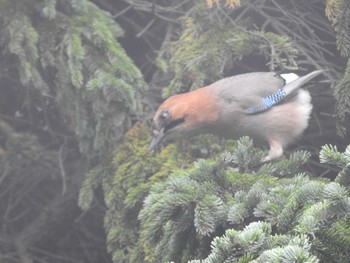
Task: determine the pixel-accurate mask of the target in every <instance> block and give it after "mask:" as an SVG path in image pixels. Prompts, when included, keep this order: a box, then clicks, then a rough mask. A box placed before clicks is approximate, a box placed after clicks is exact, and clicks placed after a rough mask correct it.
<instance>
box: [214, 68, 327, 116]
mask: <svg viewBox="0 0 350 263" xmlns="http://www.w3.org/2000/svg"><path fill="white" fill-rule="evenodd" d="M322 72H323V71H322V70H316V71H313V72H311V73H309V74H307V75H305V76H303V77H300V78H295V77H294V78H293V80H292V81H291V82H289V83H287V84H286V80H285V79H284V78H282V77H281V76H280V75H278V74H276V73H275V72H256V73H248V74H242V75H238V76H235V77H231V78H226V79H223V80H220V81H218V82H216V83H214V84H215V86H216V87H217V94H218V96H220V97H221V98H223V100H225V101H226V102H229V103H236V104H237V106H238V107H239V108H240V109H242V110H243V111H244V112H245V113H247V114H256V113H261V112H264V111H267V110H269V109H271V108H272V107H273V106H275V105H277V104H279V103H281V102H282V101H283V100H287V99H288V98H291V97H293V94H295V91H296V90H298V89H299V88H300V87H301V86H302V85H303V84H305V83H306V82H308V81H309V80H311V79H312V78H314V77H316V76H317V75H319V74H321V73H322Z"/></svg>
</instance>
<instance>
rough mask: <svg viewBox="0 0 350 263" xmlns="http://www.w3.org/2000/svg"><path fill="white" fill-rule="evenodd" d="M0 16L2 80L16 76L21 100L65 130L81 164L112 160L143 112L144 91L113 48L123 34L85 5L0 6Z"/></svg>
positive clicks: (16, 3)
mask: <svg viewBox="0 0 350 263" xmlns="http://www.w3.org/2000/svg"><path fill="white" fill-rule="evenodd" d="M0 14H1V19H2V24H1V25H2V26H1V27H0V43H1V46H2V50H3V54H4V60H3V61H2V62H1V65H2V69H1V70H2V73H1V74H2V75H5V74H6V72H8V71H9V72H11V74H13V77H17V76H18V83H16V84H17V85H18V86H20V87H22V88H23V90H24V91H23V93H25V92H28V93H30V94H31V93H33V97H34V94H35V96H36V98H33V97H32V96H30V97H29V98H28V100H27V101H26V104H27V105H30V106H29V107H38V108H41V109H43V110H44V111H45V114H46V115H47V116H48V117H47V118H46V123H45V124H44V125H43V126H47V127H46V128H48V129H50V128H51V126H55V125H57V124H55V123H54V120H51V118H52V119H54V118H55V122H62V123H64V125H65V126H66V130H67V131H70V132H73V133H74V135H75V136H76V138H77V139H78V143H79V147H80V151H81V152H82V153H83V154H84V155H85V156H87V157H88V158H90V159H93V158H101V157H102V156H105V155H106V153H108V152H111V151H112V150H113V149H114V148H115V146H116V143H117V142H118V141H119V140H120V138H121V137H122V135H123V133H124V131H125V129H126V128H128V127H130V117H129V116H128V113H129V112H130V111H131V112H137V111H140V107H139V105H138V104H139V102H138V100H137V90H140V89H141V88H142V87H143V86H144V83H143V81H142V75H141V73H140V71H139V70H138V69H137V68H136V67H135V66H134V64H133V63H132V61H131V60H130V58H129V57H128V56H127V55H126V54H125V52H124V50H123V48H122V47H121V46H120V44H119V43H118V41H117V38H118V37H120V36H122V35H123V31H122V29H121V28H120V27H119V26H118V25H117V24H116V23H115V22H114V21H113V19H112V17H111V16H110V15H109V14H108V13H107V12H103V11H102V10H100V9H99V8H97V7H96V6H95V5H94V4H92V3H91V2H89V1H86V0H84V1H68V0H64V1H59V2H58V1H54V0H50V1H25V2H23V1H19V0H15V1H2V2H1V9H0ZM38 95H39V96H38ZM48 104H50V105H52V107H55V109H56V108H57V111H56V112H53V111H52V110H50V109H48V106H47V105H48ZM26 110H27V111H28V109H25V110H23V111H24V113H22V114H25V113H26V112H25V111H26ZM55 114H56V116H52V115H55ZM52 129H54V128H52Z"/></svg>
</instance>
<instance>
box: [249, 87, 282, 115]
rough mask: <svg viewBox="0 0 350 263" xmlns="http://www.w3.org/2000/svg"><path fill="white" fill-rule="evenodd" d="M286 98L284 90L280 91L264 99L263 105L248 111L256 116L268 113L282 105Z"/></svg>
mask: <svg viewBox="0 0 350 263" xmlns="http://www.w3.org/2000/svg"><path fill="white" fill-rule="evenodd" d="M285 96H286V93H285V92H284V90H283V89H278V90H277V91H276V92H275V93H273V94H271V95H269V96H266V97H264V98H262V100H261V103H260V104H258V105H257V106H254V107H251V108H249V109H247V113H248V114H255V113H260V112H264V111H267V110H269V109H271V108H272V107H273V106H275V105H276V104H278V103H280V102H281V101H282V100H283V99H284V97H285Z"/></svg>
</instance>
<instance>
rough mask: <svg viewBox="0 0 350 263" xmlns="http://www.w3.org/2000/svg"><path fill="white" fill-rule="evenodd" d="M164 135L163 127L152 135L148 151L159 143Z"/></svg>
mask: <svg viewBox="0 0 350 263" xmlns="http://www.w3.org/2000/svg"><path fill="white" fill-rule="evenodd" d="M163 137H164V128H162V129H161V130H160V131H159V132H158V133H157V134H156V135H154V136H153V139H152V141H151V143H150V145H149V146H148V150H147V151H148V152H149V151H151V150H153V149H154V148H155V147H156V146H157V145H158V144H159V143H160V141H161V140H162V139H163Z"/></svg>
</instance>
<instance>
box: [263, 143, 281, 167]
mask: <svg viewBox="0 0 350 263" xmlns="http://www.w3.org/2000/svg"><path fill="white" fill-rule="evenodd" d="M269 145H270V150H269V154H268V155H267V156H266V157H265V158H264V159H263V160H262V162H269V161H272V160H274V159H277V158H279V157H281V156H282V154H283V148H282V145H281V143H280V142H279V141H276V140H273V139H271V140H269Z"/></svg>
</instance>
